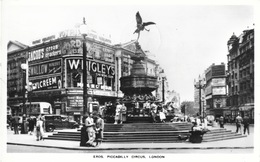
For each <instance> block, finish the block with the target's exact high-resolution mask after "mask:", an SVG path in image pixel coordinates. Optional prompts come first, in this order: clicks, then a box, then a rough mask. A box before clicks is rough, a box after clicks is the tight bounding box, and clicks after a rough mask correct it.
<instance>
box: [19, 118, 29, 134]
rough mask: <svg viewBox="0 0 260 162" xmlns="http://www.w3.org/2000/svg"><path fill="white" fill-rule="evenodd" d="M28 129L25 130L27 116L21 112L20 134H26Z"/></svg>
mask: <svg viewBox="0 0 260 162" xmlns="http://www.w3.org/2000/svg"><path fill="white" fill-rule="evenodd" d="M27 133H28V130H27V118H26V115H25V114H23V117H22V125H21V134H27Z"/></svg>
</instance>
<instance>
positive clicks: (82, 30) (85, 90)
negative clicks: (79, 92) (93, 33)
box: [80, 17, 88, 115]
mask: <svg viewBox="0 0 260 162" xmlns="http://www.w3.org/2000/svg"><path fill="white" fill-rule="evenodd" d="M87 32H88V31H87V24H86V21H85V17H83V24H82V25H81V26H80V33H81V35H82V37H83V115H85V113H86V109H88V87H87V52H88V51H87V46H86V37H87Z"/></svg>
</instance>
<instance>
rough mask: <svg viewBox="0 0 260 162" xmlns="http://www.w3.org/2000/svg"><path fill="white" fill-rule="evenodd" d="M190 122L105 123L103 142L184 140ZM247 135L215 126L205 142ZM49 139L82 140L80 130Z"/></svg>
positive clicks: (205, 135)
mask: <svg viewBox="0 0 260 162" xmlns="http://www.w3.org/2000/svg"><path fill="white" fill-rule="evenodd" d="M191 126H192V125H191V124H190V123H128V124H105V131H104V139H103V142H115V143H117V142H148V143H153V142H183V141H184V140H181V139H179V136H182V137H187V136H189V135H190V133H189V131H190V130H191ZM242 137H245V136H243V135H241V134H236V133H234V132H231V131H230V130H226V129H224V128H214V129H211V130H210V131H209V132H207V133H206V134H204V136H203V142H210V141H221V140H227V139H235V138H242ZM45 139H48V140H69V141H80V130H78V131H58V132H57V133H54V134H53V135H51V136H48V137H47V138H45Z"/></svg>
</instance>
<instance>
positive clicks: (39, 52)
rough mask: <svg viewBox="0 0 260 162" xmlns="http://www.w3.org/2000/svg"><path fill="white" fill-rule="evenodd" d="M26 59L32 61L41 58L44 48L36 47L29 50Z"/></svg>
mask: <svg viewBox="0 0 260 162" xmlns="http://www.w3.org/2000/svg"><path fill="white" fill-rule="evenodd" d="M28 56H29V58H28V61H34V60H39V59H42V58H44V49H43V48H41V49H38V50H35V51H31V52H29V53H28Z"/></svg>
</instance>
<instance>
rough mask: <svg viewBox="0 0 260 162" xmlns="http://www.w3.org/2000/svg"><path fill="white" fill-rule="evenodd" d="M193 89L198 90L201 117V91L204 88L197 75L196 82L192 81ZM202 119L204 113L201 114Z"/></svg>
mask: <svg viewBox="0 0 260 162" xmlns="http://www.w3.org/2000/svg"><path fill="white" fill-rule="evenodd" d="M194 87H195V88H196V89H198V90H199V115H200V116H201V90H202V89H203V88H204V83H203V80H202V78H201V77H200V75H199V80H198V82H196V79H194ZM203 109H204V108H203ZM203 118H204V112H203Z"/></svg>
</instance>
